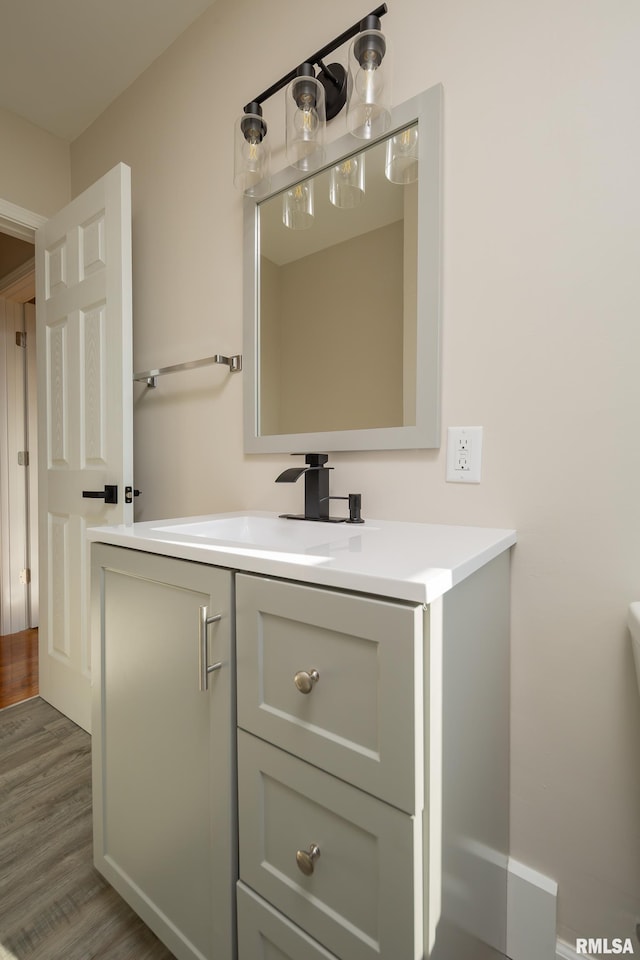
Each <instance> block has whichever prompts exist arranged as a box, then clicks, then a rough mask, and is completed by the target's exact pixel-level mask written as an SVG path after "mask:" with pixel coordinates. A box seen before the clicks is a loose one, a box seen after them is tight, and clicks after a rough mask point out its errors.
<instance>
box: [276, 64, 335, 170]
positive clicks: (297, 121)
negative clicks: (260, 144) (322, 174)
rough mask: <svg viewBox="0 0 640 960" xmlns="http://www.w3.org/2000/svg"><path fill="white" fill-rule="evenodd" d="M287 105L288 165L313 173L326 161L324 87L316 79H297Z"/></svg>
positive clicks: (286, 102)
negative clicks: (312, 171) (324, 158)
mask: <svg viewBox="0 0 640 960" xmlns="http://www.w3.org/2000/svg"><path fill="white" fill-rule="evenodd" d="M285 104H286V113H287V131H286V138H287V162H288V163H290V164H292V166H295V167H299V168H300V169H301V170H313V169H315V168H316V167H317V166H319V165H320V164H321V163H322V160H323V157H324V135H325V128H326V114H325V99H324V87H323V86H322V84H321V83H320V81H319V80H316V78H315V77H309V76H301V77H296V78H295V79H294V80H292V81H291V83H290V84H289V86H288V87H287V92H286V95H285Z"/></svg>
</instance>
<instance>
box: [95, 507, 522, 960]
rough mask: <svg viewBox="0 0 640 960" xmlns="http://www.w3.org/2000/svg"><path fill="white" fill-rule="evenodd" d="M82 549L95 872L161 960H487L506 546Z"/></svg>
mask: <svg viewBox="0 0 640 960" xmlns="http://www.w3.org/2000/svg"><path fill="white" fill-rule="evenodd" d="M89 536H90V538H91V539H92V540H93V541H94V543H93V544H92V630H93V654H92V656H93V664H92V670H93V718H92V721H93V776H94V848H95V864H96V867H97V868H98V870H99V871H100V872H101V873H102V874H103V875H104V876H105V877H106V878H107V880H108V881H109V882H110V883H111V884H113V886H114V887H115V888H116V889H117V890H118V892H119V893H120V894H121V895H122V896H123V897H124V898H125V900H127V902H128V903H129V904H131V906H132V907H133V908H134V910H136V911H137V912H138V913H139V915H140V916H141V917H142V918H143V919H144V920H145V922H146V923H147V924H148V925H149V926H150V927H151V928H152V929H153V930H154V931H155V932H156V933H157V934H158V936H159V937H160V938H161V939H162V940H163V941H164V942H165V943H166V945H167V946H168V948H169V949H170V950H171V951H172V952H173V953H174V954H175V956H176V957H178V958H179V960H187V958H190V960H195V958H199V960H202V958H207V960H233V958H235V957H237V958H238V960H257V958H261V960H262V958H264V960H271V958H276V957H277V958H278V960H282V958H289V960H309V958H323V960H373V958H378V960H380V958H382V960H416V958H418V957H430V958H431V957H433V958H443V960H452V958H453V957H455V958H456V960H464V958H465V957H467V956H468V957H469V958H473V960H479V958H483V957H495V956H498V955H499V954H498V953H495V952H494V951H501V952H504V949H505V928H506V886H507V856H508V849H509V815H508V811H509V759H508V758H509V639H508V634H509V548H510V547H511V546H512V545H513V543H514V542H515V534H514V532H513V531H509V530H487V529H481V528H471V527H466V528H465V527H453V526H450V527H447V526H438V525H426V524H412V523H392V522H382V521H381V522H376V521H369V520H368V521H367V523H366V524H364V525H362V526H349V525H347V524H341V525H335V524H325V523H310V522H304V521H302V522H299V521H290V520H284V519H280V518H277V517H274V516H272V515H268V514H258V513H253V514H243V515H221V516H218V517H203V518H189V519H185V520H175V521H162V522H158V523H138V524H133V525H132V526H129V527H125V526H122V527H105V528H94V529H92V530H90V531H89ZM454 943H455V946H453V944H454Z"/></svg>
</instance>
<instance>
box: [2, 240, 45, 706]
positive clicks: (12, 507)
mask: <svg viewBox="0 0 640 960" xmlns="http://www.w3.org/2000/svg"><path fill="white" fill-rule="evenodd" d="M18 232H20V231H18ZM34 252H35V251H34V245H33V242H31V241H30V239H25V238H24V237H21V236H14V235H12V234H11V233H5V232H4V231H2V232H0V708H2V707H4V706H9V705H10V704H13V703H17V702H19V701H20V700H24V699H27V698H29V697H32V696H35V695H36V694H37V692H38V554H37V549H38V547H37V448H36V439H37V397H36V360H35V258H34Z"/></svg>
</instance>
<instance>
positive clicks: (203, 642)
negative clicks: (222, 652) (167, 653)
mask: <svg viewBox="0 0 640 960" xmlns="http://www.w3.org/2000/svg"><path fill="white" fill-rule="evenodd" d="M218 620H222V614H221V613H216V614H214V616H212V617H210V616H209V608H208V607H207V606H204V607H200V609H199V611H198V622H199V629H198V673H199V688H200V690H201V691H202V692H203V693H204V692H205V691H206V690H208V689H209V674H210V673H213V672H214V670H219V669H220V667H221V666H222V661H221V660H220V661H218V663H209V629H208V628H209V624H210V623H217V622H218Z"/></svg>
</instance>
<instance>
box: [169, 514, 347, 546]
mask: <svg viewBox="0 0 640 960" xmlns="http://www.w3.org/2000/svg"><path fill="white" fill-rule="evenodd" d="M153 529H154V531H158V533H161V534H168V535H173V536H178V537H189V538H191V537H196V538H198V539H199V540H206V541H209V542H211V543H233V544H240V545H241V546H243V547H250V548H253V549H254V550H270V551H284V552H286V553H291V554H297V553H302V554H305V553H310V552H313V553H316V552H318V551H322V548H323V547H325V548H327V549H328V548H329V546H331V547H332V548H333V549H335V547H336V546H338V545H339V544H341V543H342V544H344V545H345V546H346V545H347V544H348V542H349V540H350V539H351V538H352V537H355V536H359V535H360V533H361V531H362V527H360V526H349V525H348V524H342V523H323V522H318V523H316V522H315V521H309V520H285V519H283V518H281V517H259V516H251V515H246V516H245V515H239V516H235V517H233V516H232V517H218V518H214V519H204V520H197V521H195V522H185V523H174V524H167V525H163V524H157V525H156V526H154V527H153Z"/></svg>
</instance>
